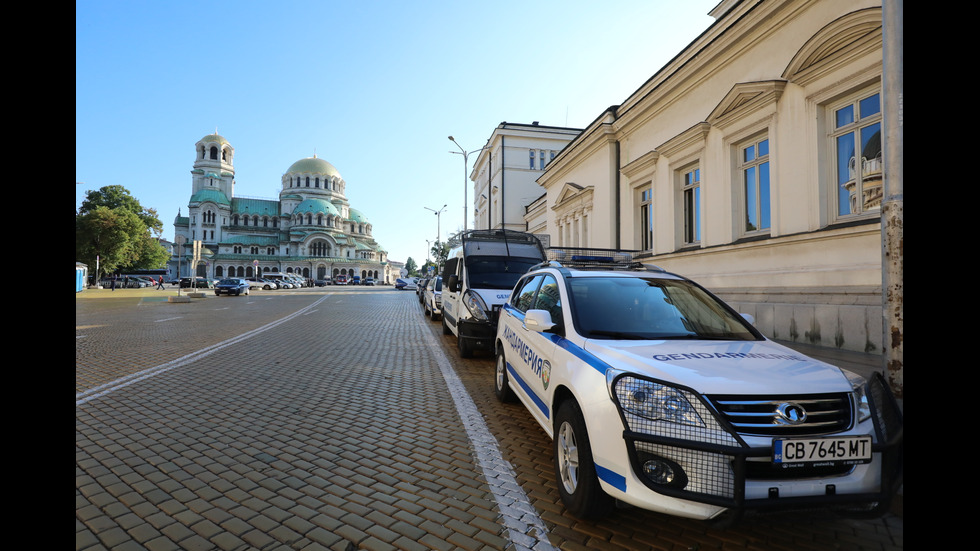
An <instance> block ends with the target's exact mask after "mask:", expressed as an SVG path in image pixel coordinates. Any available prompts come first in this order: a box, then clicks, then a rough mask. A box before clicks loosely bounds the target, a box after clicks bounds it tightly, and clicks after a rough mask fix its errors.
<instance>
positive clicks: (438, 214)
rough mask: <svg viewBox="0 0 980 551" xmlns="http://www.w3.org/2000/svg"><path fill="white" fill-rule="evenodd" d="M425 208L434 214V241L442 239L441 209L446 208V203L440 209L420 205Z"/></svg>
mask: <svg viewBox="0 0 980 551" xmlns="http://www.w3.org/2000/svg"><path fill="white" fill-rule="evenodd" d="M422 208H424V209H425V210H431V211H432V212H433V213H435V215H436V241H442V211H444V210H446V205H443V206H442V208H441V209H439V210H436V209H430V208H429V207H422Z"/></svg>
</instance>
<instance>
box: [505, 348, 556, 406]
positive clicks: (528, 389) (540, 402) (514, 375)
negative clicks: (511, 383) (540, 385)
mask: <svg viewBox="0 0 980 551" xmlns="http://www.w3.org/2000/svg"><path fill="white" fill-rule="evenodd" d="M507 372H508V373H510V376H511V377H512V378H513V379H514V380H515V381H517V384H518V385H520V387H521V388H523V389H524V392H526V393H527V396H528V398H530V399H531V401H532V402H534V405H536V406H538V409H540V410H541V412H542V413H544V416H545V417H547V418H549V419H550V418H551V414H550V413H549V412H548V405H547V404H545V403H544V400H542V399H541V398H540V397H539V396H538V395H537V394H535V392H534V391H533V390H532V389H531V385H529V384H527V381H525V380H524V379H523V378H522V377H521V376H520V375H519V374H518V373H517V370H516V369H514V367H513V366H512V365H510V362H507Z"/></svg>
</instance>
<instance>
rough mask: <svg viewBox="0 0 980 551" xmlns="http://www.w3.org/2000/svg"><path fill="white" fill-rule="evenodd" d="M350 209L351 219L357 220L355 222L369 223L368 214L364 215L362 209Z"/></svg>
mask: <svg viewBox="0 0 980 551" xmlns="http://www.w3.org/2000/svg"><path fill="white" fill-rule="evenodd" d="M348 211H349V212H350V219H351V220H353V221H355V222H357V223H359V224H367V223H368V219H367V216H364V213H362V212H361V211H359V210H355V209H348Z"/></svg>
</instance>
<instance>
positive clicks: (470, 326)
mask: <svg viewBox="0 0 980 551" xmlns="http://www.w3.org/2000/svg"><path fill="white" fill-rule="evenodd" d="M456 328H457V330H458V332H459V334H458V335H457V338H459V339H464V340H465V341H466V342H467V344H469V345H470V347H471V348H473V349H475V350H493V343H494V340H495V339H496V336H497V324H496V323H490V322H479V321H471V320H463V319H461V320H457V324H456Z"/></svg>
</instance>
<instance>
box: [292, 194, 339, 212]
mask: <svg viewBox="0 0 980 551" xmlns="http://www.w3.org/2000/svg"><path fill="white" fill-rule="evenodd" d="M306 213H310V214H330V215H333V216H340V211H338V210H337V207H335V206H333V203H331V202H330V201H326V200H324V199H317V198H311V199H306V200H304V201H303V202H302V203H300V204H298V205H296V208H295V209H293V212H292V214H306Z"/></svg>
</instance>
